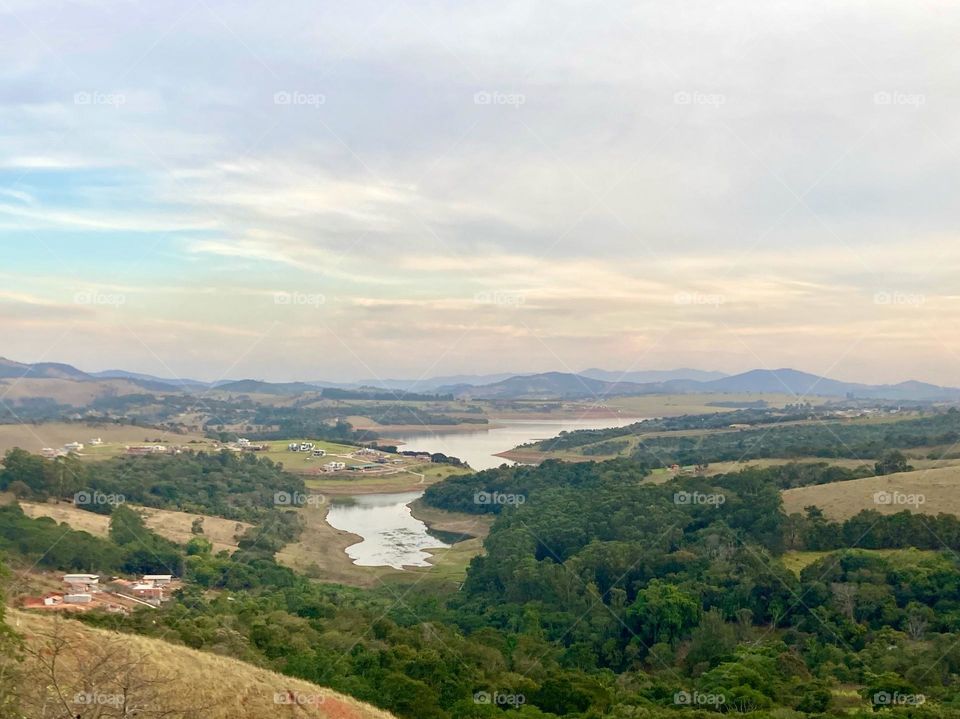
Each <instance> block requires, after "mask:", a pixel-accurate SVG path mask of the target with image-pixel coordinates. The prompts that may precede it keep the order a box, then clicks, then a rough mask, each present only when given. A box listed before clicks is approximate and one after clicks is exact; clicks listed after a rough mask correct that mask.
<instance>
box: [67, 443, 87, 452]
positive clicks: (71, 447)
mask: <svg viewBox="0 0 960 719" xmlns="http://www.w3.org/2000/svg"><path fill="white" fill-rule="evenodd" d="M63 448H64V449H65V450H67V451H68V452H79V451H80V450H81V449H83V442H70V443H69V444H65V445H63Z"/></svg>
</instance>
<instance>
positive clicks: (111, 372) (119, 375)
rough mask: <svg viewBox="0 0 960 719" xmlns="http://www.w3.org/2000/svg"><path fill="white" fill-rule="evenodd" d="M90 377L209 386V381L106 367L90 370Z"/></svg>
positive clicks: (173, 384)
mask: <svg viewBox="0 0 960 719" xmlns="http://www.w3.org/2000/svg"><path fill="white" fill-rule="evenodd" d="M89 374H90V376H91V377H96V378H98V379H129V380H133V381H135V382H149V383H160V384H164V385H169V386H171V387H197V388H203V387H209V386H210V383H209V382H201V381H200V380H196V379H187V378H185V377H184V378H170V377H155V376H153V375H150V374H141V373H139V372H127V371H126V370H122V369H107V370H103V371H102V372H90V373H89Z"/></svg>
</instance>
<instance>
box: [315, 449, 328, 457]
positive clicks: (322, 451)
mask: <svg viewBox="0 0 960 719" xmlns="http://www.w3.org/2000/svg"><path fill="white" fill-rule="evenodd" d="M326 454H327V450H325V449H315V450H313V456H314V457H325V456H326Z"/></svg>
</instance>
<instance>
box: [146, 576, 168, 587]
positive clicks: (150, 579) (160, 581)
mask: <svg viewBox="0 0 960 719" xmlns="http://www.w3.org/2000/svg"><path fill="white" fill-rule="evenodd" d="M172 581H173V575H172V574H144V575H143V583H144V584H149V585H150V586H152V587H165V586H167V585H168V584H170V582H172Z"/></svg>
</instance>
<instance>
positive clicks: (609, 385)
mask: <svg viewBox="0 0 960 719" xmlns="http://www.w3.org/2000/svg"><path fill="white" fill-rule="evenodd" d="M642 389H643V385H638V384H633V383H631V382H604V381H603V380H598V379H591V378H589V377H584V376H582V375H578V374H572V373H569V372H544V373H542V374H532V375H523V376H518V377H511V378H510V379H506V380H502V381H500V382H494V383H493V384H488V385H484V386H481V387H476V388H470V389H467V390H465V392H464V394H466V395H469V396H471V397H475V398H478V399H576V398H581V397H605V396H611V395H615V394H619V395H623V394H630V393H640V392H641V391H642Z"/></svg>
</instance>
